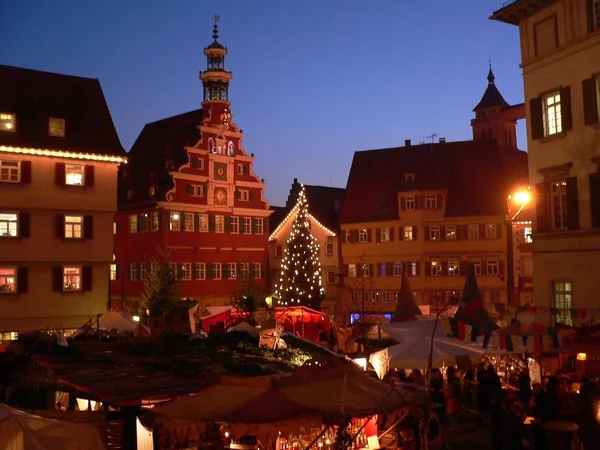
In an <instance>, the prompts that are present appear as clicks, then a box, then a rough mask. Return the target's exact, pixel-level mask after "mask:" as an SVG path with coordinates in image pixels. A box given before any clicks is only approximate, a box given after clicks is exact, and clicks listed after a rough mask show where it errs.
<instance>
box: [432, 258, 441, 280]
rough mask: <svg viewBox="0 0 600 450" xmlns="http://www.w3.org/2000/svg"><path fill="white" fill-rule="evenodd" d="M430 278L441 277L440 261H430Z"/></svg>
mask: <svg viewBox="0 0 600 450" xmlns="http://www.w3.org/2000/svg"><path fill="white" fill-rule="evenodd" d="M431 276H432V277H440V276H442V261H440V260H439V259H434V260H432V261H431Z"/></svg>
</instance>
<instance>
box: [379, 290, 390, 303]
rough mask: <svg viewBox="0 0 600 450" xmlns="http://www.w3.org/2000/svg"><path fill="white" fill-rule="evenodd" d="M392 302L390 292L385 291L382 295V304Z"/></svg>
mask: <svg viewBox="0 0 600 450" xmlns="http://www.w3.org/2000/svg"><path fill="white" fill-rule="evenodd" d="M389 302H390V293H389V291H383V292H382V293H381V303H389Z"/></svg>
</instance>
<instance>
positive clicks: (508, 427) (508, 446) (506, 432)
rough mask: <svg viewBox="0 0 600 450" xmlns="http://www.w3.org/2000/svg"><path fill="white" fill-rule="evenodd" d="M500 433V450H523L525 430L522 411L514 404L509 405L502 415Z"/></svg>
mask: <svg viewBox="0 0 600 450" xmlns="http://www.w3.org/2000/svg"><path fill="white" fill-rule="evenodd" d="M502 431H503V436H502V450H523V448H524V447H523V440H524V439H525V438H526V437H527V430H526V428H525V424H524V423H523V410H522V408H521V407H520V406H519V405H518V404H517V403H516V402H514V403H512V404H511V406H510V407H509V408H508V410H507V411H506V414H505V415H504V420H503V421H502Z"/></svg>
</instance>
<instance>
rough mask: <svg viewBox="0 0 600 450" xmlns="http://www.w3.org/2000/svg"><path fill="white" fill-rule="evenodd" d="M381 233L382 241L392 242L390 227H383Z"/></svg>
mask: <svg viewBox="0 0 600 450" xmlns="http://www.w3.org/2000/svg"><path fill="white" fill-rule="evenodd" d="M380 234H381V242H390V228H389V227H385V228H381V231H380Z"/></svg>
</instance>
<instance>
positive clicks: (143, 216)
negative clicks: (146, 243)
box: [138, 213, 148, 233]
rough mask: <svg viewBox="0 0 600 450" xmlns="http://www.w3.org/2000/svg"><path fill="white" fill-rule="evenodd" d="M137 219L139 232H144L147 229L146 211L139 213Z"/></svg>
mask: <svg viewBox="0 0 600 450" xmlns="http://www.w3.org/2000/svg"><path fill="white" fill-rule="evenodd" d="M138 220H139V229H140V233H146V232H147V231H148V213H144V214H140V217H139V219H138Z"/></svg>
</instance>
